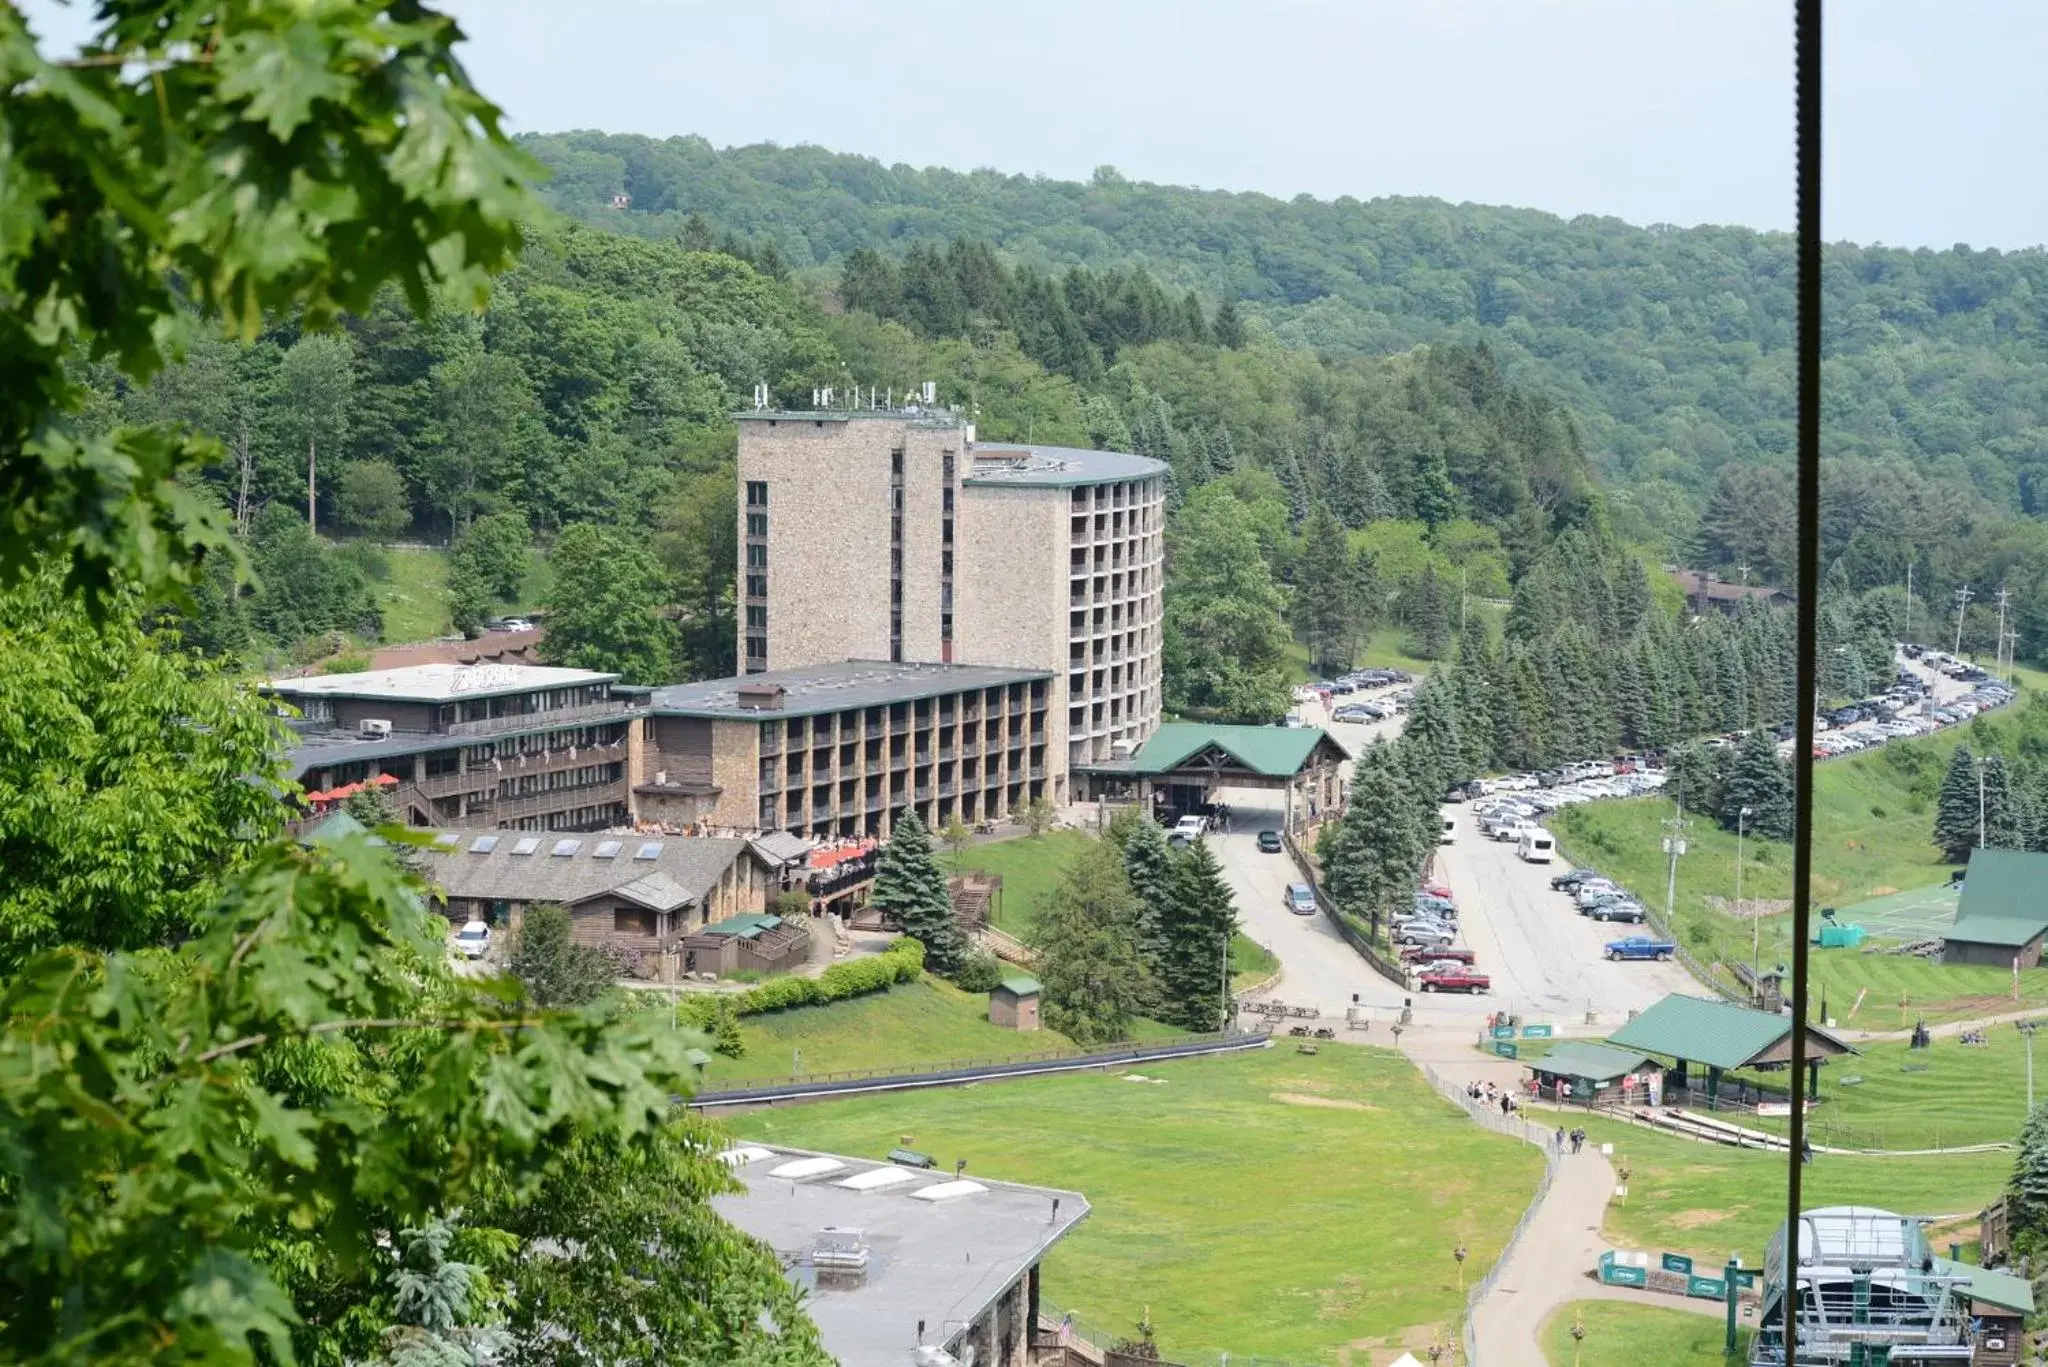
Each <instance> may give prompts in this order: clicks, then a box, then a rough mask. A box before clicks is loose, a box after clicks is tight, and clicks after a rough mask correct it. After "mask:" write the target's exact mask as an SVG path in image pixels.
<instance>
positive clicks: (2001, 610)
mask: <svg viewBox="0 0 2048 1367" xmlns="http://www.w3.org/2000/svg"><path fill="white" fill-rule="evenodd" d="M2011 597H2012V594H2011V592H2010V591H2008V590H2007V589H2006V587H2005V586H2004V585H2003V584H2001V585H1999V586H1998V644H1997V645H1996V646H1995V647H1994V648H1993V650H1992V652H1991V661H1992V663H1991V669H1992V672H1993V673H1994V674H1999V675H2000V677H2003V674H2002V673H2001V670H2000V667H2001V666H2002V665H2003V664H2004V663H2005V604H2006V600H2007V599H2009V598H2011Z"/></svg>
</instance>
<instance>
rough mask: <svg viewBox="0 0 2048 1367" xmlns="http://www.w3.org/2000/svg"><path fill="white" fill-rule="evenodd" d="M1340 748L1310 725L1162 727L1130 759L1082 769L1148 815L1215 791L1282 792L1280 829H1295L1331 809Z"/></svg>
mask: <svg viewBox="0 0 2048 1367" xmlns="http://www.w3.org/2000/svg"><path fill="white" fill-rule="evenodd" d="M1347 758H1349V757H1348V756H1347V755H1346V754H1345V752H1344V747H1343V746H1341V745H1339V744H1337V742H1336V741H1335V740H1333V739H1331V737H1330V734H1329V733H1328V732H1327V731H1324V730H1322V729H1321V728H1320V727H1314V726H1293V727H1289V726H1232V725H1225V724H1222V723H1212V722H1179V721H1174V722H1167V723H1165V724H1164V725H1162V726H1161V727H1160V728H1159V729H1158V730H1157V731H1154V732H1153V733H1152V735H1151V737H1150V739H1148V740H1147V741H1146V742H1145V744H1144V745H1143V746H1141V747H1140V748H1139V749H1138V751H1137V753H1135V754H1133V755H1132V756H1131V757H1130V758H1129V759H1119V760H1111V761H1109V762H1108V763H1105V764H1092V765H1086V766H1080V767H1078V768H1077V769H1076V772H1077V773H1081V774H1085V776H1086V778H1087V779H1088V781H1089V786H1090V788H1091V790H1092V791H1094V792H1096V793H1097V794H1098V795H1112V794H1113V793H1114V792H1115V791H1116V790H1118V789H1121V790H1122V792H1123V795H1125V796H1131V797H1135V798H1136V799H1137V800H1138V801H1139V802H1140V803H1141V804H1142V805H1143V806H1144V807H1145V808H1146V810H1148V811H1149V810H1151V809H1152V808H1154V807H1155V806H1162V805H1163V806H1167V807H1171V808H1173V809H1175V810H1178V811H1189V810H1193V809H1197V808H1202V807H1206V806H1208V805H1209V804H1210V803H1212V802H1214V801H1215V800H1216V792H1217V790H1218V789H1221V788H1265V789H1277V790H1282V791H1284V792H1285V793H1286V800H1285V802H1284V803H1283V809H1284V811H1285V812H1286V829H1287V830H1289V831H1296V832H1299V831H1300V830H1302V829H1303V828H1305V827H1308V826H1313V825H1315V824H1317V823H1319V822H1320V821H1322V820H1323V818H1324V816H1325V815H1326V814H1331V813H1334V812H1335V811H1336V810H1337V806H1338V803H1339V801H1340V798H1341V795H1342V794H1341V790H1340V786H1339V780H1338V766H1339V765H1341V764H1342V763H1343V762H1344V761H1345V760H1346V759H1347Z"/></svg>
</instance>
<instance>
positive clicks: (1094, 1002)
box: [1031, 841, 1153, 1044]
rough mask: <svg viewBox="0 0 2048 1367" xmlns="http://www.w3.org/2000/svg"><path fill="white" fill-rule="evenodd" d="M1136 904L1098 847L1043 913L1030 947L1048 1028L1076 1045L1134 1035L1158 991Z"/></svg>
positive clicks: (1112, 853)
mask: <svg viewBox="0 0 2048 1367" xmlns="http://www.w3.org/2000/svg"><path fill="white" fill-rule="evenodd" d="M1138 917H1139V907H1138V899H1137V897H1136V896H1134V895H1133V894H1132V892H1131V885H1130V881H1129V880H1128V879H1127V878H1125V876H1124V867H1123V862H1122V861H1121V860H1120V859H1118V858H1117V854H1116V849H1115V847H1113V846H1111V845H1109V844H1107V843H1106V842H1101V841H1097V842H1095V843H1094V844H1091V845H1090V846H1089V847H1088V848H1087V849H1086V850H1084V851H1083V852H1082V854H1081V856H1080V857H1079V858H1078V859H1076V860H1075V861H1074V862H1073V864H1071V865H1070V866H1069V867H1068V869H1067V872H1066V874H1065V876H1064V877H1062V878H1061V879H1060V882H1059V886H1058V887H1056V888H1055V889H1054V890H1053V892H1052V894H1051V895H1050V896H1049V897H1047V898H1046V900H1045V903H1044V905H1042V906H1041V907H1040V908H1039V911H1038V920H1037V922H1036V924H1035V925H1034V926H1033V928H1032V933H1031V947H1032V948H1033V949H1035V950H1037V951H1038V980H1039V982H1040V983H1042V984H1043V985H1044V988H1045V1023H1046V1024H1047V1025H1050V1026H1051V1027H1052V1028H1053V1029H1055V1030H1057V1031H1059V1032H1060V1033H1061V1034H1063V1035H1065V1036H1066V1037H1067V1038H1068V1039H1071V1040H1073V1041H1074V1042H1075V1043H1076V1044H1107V1043H1110V1042H1112V1041H1115V1040H1120V1039H1123V1038H1125V1037H1126V1036H1128V1035H1129V1034H1130V1028H1131V1020H1132V1019H1133V1018H1134V1017H1135V1016H1136V1015H1137V1014H1138V1012H1139V1010H1140V1009H1141V1008H1142V1007H1143V1006H1144V1004H1145V1002H1146V1000H1147V998H1148V997H1149V996H1150V995H1151V993H1152V991H1153V988H1152V985H1151V983H1150V982H1149V981H1148V979H1147V977H1146V974H1145V962H1144V958H1143V956H1142V955H1140V953H1139V951H1138Z"/></svg>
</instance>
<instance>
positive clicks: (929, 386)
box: [924, 380, 939, 403]
mask: <svg viewBox="0 0 2048 1367" xmlns="http://www.w3.org/2000/svg"><path fill="white" fill-rule="evenodd" d="M924 401H925V402H926V403H937V402H938V401H939V386H938V385H937V383H936V382H934V381H931V380H926V381H925V382H924Z"/></svg>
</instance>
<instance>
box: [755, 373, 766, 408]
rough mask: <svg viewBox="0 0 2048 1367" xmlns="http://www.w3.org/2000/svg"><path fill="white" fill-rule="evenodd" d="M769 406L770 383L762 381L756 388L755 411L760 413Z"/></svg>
mask: <svg viewBox="0 0 2048 1367" xmlns="http://www.w3.org/2000/svg"><path fill="white" fill-rule="evenodd" d="M767 406H768V382H767V381H766V380H763V381H761V382H760V383H759V384H757V385H755V386H754V411H755V412H756V413H758V412H760V411H761V410H762V409H764V408H766V407H767Z"/></svg>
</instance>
